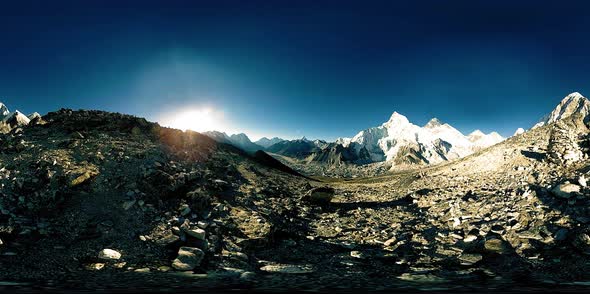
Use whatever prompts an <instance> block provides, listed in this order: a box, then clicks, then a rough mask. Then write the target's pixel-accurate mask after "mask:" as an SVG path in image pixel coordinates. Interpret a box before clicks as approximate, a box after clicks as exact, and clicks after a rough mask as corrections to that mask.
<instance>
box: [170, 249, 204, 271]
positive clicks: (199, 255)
mask: <svg viewBox="0 0 590 294" xmlns="http://www.w3.org/2000/svg"><path fill="white" fill-rule="evenodd" d="M204 257H205V253H204V252H203V250H201V249H199V248H194V247H180V249H179V250H178V257H176V259H175V260H174V261H173V262H172V267H173V268H175V269H176V270H179V271H190V270H193V269H195V268H196V267H197V266H199V265H200V264H201V261H202V260H203V258H204Z"/></svg>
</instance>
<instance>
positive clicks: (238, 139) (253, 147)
mask: <svg viewBox="0 0 590 294" xmlns="http://www.w3.org/2000/svg"><path fill="white" fill-rule="evenodd" d="M203 135H205V136H208V137H209V138H211V139H213V140H215V141H217V142H220V143H225V144H230V145H234V146H236V147H238V148H240V149H242V150H245V151H257V150H262V149H264V147H262V146H260V145H257V144H254V143H252V141H250V138H248V136H246V134H244V133H240V134H234V135H231V136H228V135H227V134H226V133H223V132H218V131H208V132H203Z"/></svg>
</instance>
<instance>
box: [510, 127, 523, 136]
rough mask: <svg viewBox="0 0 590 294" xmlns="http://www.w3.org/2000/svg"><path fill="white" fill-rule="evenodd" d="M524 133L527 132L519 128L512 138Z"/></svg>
mask: <svg viewBox="0 0 590 294" xmlns="http://www.w3.org/2000/svg"><path fill="white" fill-rule="evenodd" d="M524 132H525V130H524V129H523V128H518V129H516V131H514V134H513V135H512V137H514V136H518V135H520V134H522V133H524Z"/></svg>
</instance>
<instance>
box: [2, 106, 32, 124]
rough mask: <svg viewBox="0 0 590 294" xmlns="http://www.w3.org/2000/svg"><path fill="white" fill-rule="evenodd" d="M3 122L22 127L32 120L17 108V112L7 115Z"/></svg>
mask: <svg viewBox="0 0 590 294" xmlns="http://www.w3.org/2000/svg"><path fill="white" fill-rule="evenodd" d="M2 122H4V123H6V124H8V125H10V126H11V127H20V126H26V125H28V124H29V122H31V120H30V119H29V118H28V117H27V116H26V115H24V114H22V113H21V112H20V111H18V110H16V111H15V112H11V113H9V114H8V115H7V116H6V117H4V118H3V119H2Z"/></svg>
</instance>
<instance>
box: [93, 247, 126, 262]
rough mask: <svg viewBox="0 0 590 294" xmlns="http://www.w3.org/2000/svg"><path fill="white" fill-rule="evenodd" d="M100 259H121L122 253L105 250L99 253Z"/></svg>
mask: <svg viewBox="0 0 590 294" xmlns="http://www.w3.org/2000/svg"><path fill="white" fill-rule="evenodd" d="M98 258H100V259H107V260H117V259H119V258H121V253H119V252H117V251H115V250H113V249H103V250H101V251H100V252H99V253H98Z"/></svg>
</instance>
